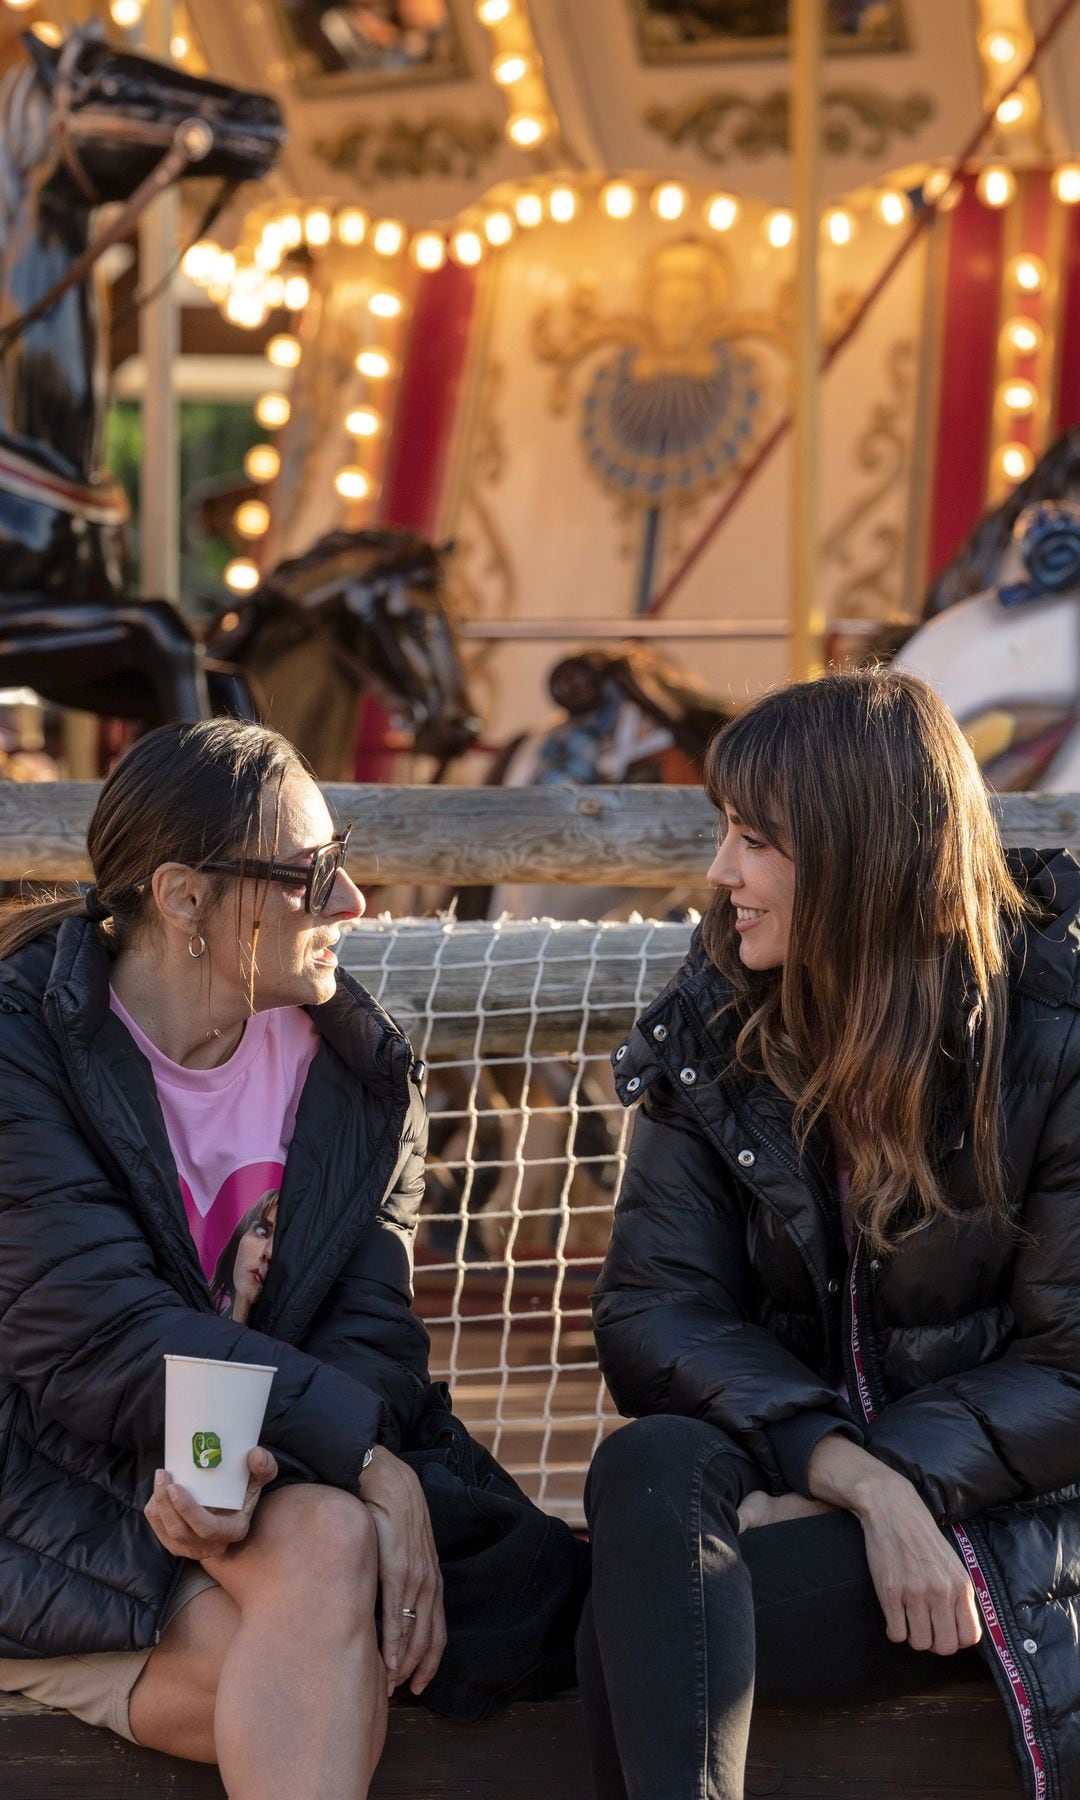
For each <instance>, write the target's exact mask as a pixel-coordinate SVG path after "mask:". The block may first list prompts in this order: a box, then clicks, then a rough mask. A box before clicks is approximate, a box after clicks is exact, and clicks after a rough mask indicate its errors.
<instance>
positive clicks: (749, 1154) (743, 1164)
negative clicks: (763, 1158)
mask: <svg viewBox="0 0 1080 1800" xmlns="http://www.w3.org/2000/svg"><path fill="white" fill-rule="evenodd" d="M756 1161H757V1157H756V1156H755V1155H754V1152H753V1151H752V1150H740V1151H739V1167H740V1168H742V1169H752V1168H753V1166H754V1164H755V1163H756Z"/></svg>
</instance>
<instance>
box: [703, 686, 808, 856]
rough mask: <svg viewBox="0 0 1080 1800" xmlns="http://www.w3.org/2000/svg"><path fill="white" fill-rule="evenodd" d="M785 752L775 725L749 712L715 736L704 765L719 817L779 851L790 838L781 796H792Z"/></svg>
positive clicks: (706, 779) (707, 785) (724, 727)
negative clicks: (732, 821) (727, 817)
mask: <svg viewBox="0 0 1080 1800" xmlns="http://www.w3.org/2000/svg"><path fill="white" fill-rule="evenodd" d="M785 748H786V746H785V744H784V742H783V733H782V732H780V731H778V730H777V729H776V722H775V721H773V720H771V719H766V718H764V717H763V716H762V715H760V714H755V713H754V712H753V711H750V712H747V713H742V714H740V715H739V716H738V717H736V718H734V719H731V720H729V721H728V723H727V724H726V725H723V726H721V728H720V730H719V731H717V732H716V733H715V735H714V736H713V739H712V742H711V743H710V744H709V747H708V750H707V751H706V752H705V765H704V787H705V792H706V794H707V795H708V797H709V799H710V800H711V802H712V804H713V805H714V806H715V807H716V810H717V812H721V813H725V814H734V816H735V817H736V818H737V819H738V820H739V821H740V823H741V824H743V825H749V826H750V827H751V829H752V830H754V831H757V832H759V833H760V835H761V836H762V837H763V838H765V839H766V840H767V841H768V842H769V843H770V844H772V845H774V846H775V847H776V848H778V849H779V848H781V847H782V843H783V840H784V839H785V838H786V836H787V808H786V806H785V804H784V801H783V798H782V796H783V795H784V794H786V793H790V791H791V780H790V773H789V770H788V768H787V766H786V765H787V761H788V758H787V757H786V756H785V754H784V751H785Z"/></svg>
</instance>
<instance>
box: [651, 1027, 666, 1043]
mask: <svg viewBox="0 0 1080 1800" xmlns="http://www.w3.org/2000/svg"><path fill="white" fill-rule="evenodd" d="M652 1034H653V1037H654V1038H655V1039H656V1041H657V1043H658V1044H662V1043H663V1041H664V1039H665V1038H666V1037H667V1026H666V1025H654V1026H653V1028H652Z"/></svg>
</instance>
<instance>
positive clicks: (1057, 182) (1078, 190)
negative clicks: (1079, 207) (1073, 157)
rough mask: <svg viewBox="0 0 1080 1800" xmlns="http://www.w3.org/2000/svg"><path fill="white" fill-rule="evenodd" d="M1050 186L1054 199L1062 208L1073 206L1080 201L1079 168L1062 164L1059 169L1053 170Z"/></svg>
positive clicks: (1073, 164)
mask: <svg viewBox="0 0 1080 1800" xmlns="http://www.w3.org/2000/svg"><path fill="white" fill-rule="evenodd" d="M1052 186H1053V189H1054V197H1055V199H1057V200H1060V201H1061V204H1062V205H1063V206H1075V205H1076V204H1077V202H1078V201H1080V166H1078V165H1077V164H1076V163H1063V164H1062V166H1061V168H1060V169H1055V170H1054V179H1053V183H1052Z"/></svg>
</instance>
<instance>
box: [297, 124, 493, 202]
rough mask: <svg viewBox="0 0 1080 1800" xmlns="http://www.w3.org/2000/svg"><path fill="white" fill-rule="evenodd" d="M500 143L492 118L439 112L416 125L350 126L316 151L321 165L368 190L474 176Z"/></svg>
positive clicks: (316, 145)
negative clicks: (428, 179)
mask: <svg viewBox="0 0 1080 1800" xmlns="http://www.w3.org/2000/svg"><path fill="white" fill-rule="evenodd" d="M500 139H501V133H500V130H499V127H498V125H497V124H496V123H495V122H494V120H492V119H460V118H457V117H455V116H454V115H453V114H451V113H435V114H433V116H432V117H431V118H430V119H424V120H422V121H421V122H420V124H418V125H414V124H412V123H411V122H410V121H409V120H407V119H391V120H389V122H387V123H385V124H358V125H350V126H349V128H348V130H346V131H343V132H341V134H340V135H339V136H338V137H336V138H317V139H316V140H315V143H314V145H313V146H312V147H313V149H314V151H315V154H316V156H318V157H319V158H320V160H321V161H322V162H324V163H328V164H329V166H330V167H331V168H332V169H340V170H342V171H344V172H345V173H346V174H348V175H352V176H353V177H354V178H355V179H356V180H357V181H358V182H359V183H360V184H361V186H364V185H365V184H373V183H375V182H378V181H398V180H401V179H402V178H404V177H408V178H409V179H413V180H415V179H416V178H418V177H420V176H424V175H464V176H472V175H475V174H476V173H477V171H478V170H479V168H480V167H481V165H482V164H483V163H486V162H488V161H490V159H491V157H492V156H494V154H495V151H496V149H497V148H498V145H499V142H500Z"/></svg>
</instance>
